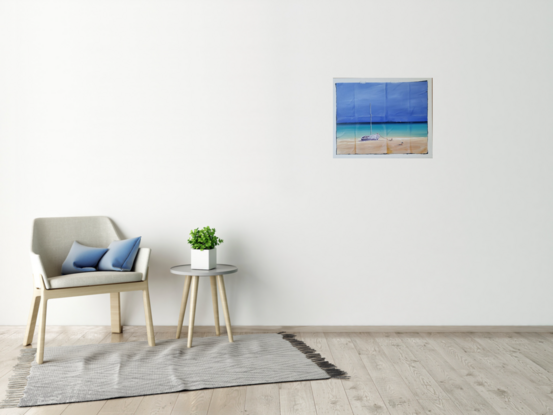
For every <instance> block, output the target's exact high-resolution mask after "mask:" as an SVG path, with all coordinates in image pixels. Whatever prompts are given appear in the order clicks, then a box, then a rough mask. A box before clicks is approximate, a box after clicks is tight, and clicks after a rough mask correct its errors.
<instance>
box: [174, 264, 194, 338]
mask: <svg viewBox="0 0 553 415" xmlns="http://www.w3.org/2000/svg"><path fill="white" fill-rule="evenodd" d="M191 280H192V277H191V276H190V275H187V276H186V279H185V280H184V290H183V292H182V301H181V303H180V313H179V323H178V324H177V339H180V333H181V331H182V323H183V322H184V312H185V311H186V303H187V301H188V293H189V292H190V281H191Z"/></svg>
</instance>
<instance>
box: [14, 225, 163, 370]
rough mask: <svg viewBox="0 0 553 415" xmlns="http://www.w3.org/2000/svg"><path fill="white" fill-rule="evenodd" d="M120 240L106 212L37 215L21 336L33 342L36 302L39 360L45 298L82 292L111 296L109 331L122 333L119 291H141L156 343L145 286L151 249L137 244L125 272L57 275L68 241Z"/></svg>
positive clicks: (91, 243) (101, 243) (148, 326)
mask: <svg viewBox="0 0 553 415" xmlns="http://www.w3.org/2000/svg"><path fill="white" fill-rule="evenodd" d="M121 239H124V238H123V237H122V236H121V234H120V233H119V231H118V230H117V228H116V227H115V225H114V224H113V222H112V221H111V219H109V218H108V217H105V216H84V217H72V218H39V219H35V221H34V225H33V237H32V248H31V265H32V270H33V277H34V287H33V297H32V304H31V313H30V316H29V322H28V323H27V330H26V333H25V340H24V341H23V345H24V346H27V345H29V344H31V343H32V341H33V334H34V331H35V325H36V320H37V316H38V311H39V306H40V327H39V337H38V349H37V354H36V361H37V363H38V364H41V363H42V361H43V358H44V335H45V331H46V309H47V304H48V300H51V299H54V298H65V297H77V296H81V295H94V294H110V296H111V331H112V332H113V333H121V330H122V328H121V303H120V301H121V300H120V293H121V292H124V291H142V293H143V299H144V312H145V314H146V330H147V332H148V344H149V345H150V346H155V338H154V326H153V322H152V311H151V308H150V294H149V290H148V263H149V260H150V249H148V248H140V249H139V251H138V254H137V256H136V260H135V262H134V266H133V269H132V270H131V271H130V272H117V271H114V272H111V271H108V272H105V271H97V272H83V273H79V274H69V275H61V266H62V264H63V261H64V260H65V258H66V257H67V254H68V253H69V250H70V249H71V245H72V244H73V241H78V242H79V243H81V244H83V245H87V246H92V247H98V248H100V247H104V248H107V246H108V245H109V244H110V243H111V242H112V241H114V240H121Z"/></svg>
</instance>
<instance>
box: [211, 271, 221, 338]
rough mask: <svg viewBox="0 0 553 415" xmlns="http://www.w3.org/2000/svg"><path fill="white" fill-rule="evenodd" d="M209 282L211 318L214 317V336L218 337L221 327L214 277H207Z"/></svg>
mask: <svg viewBox="0 0 553 415" xmlns="http://www.w3.org/2000/svg"><path fill="white" fill-rule="evenodd" d="M209 279H210V280H211V299H212V300H213V316H214V317H215V334H216V335H217V336H219V335H220V334H221V327H220V326H219V304H218V302H217V281H216V279H215V275H212V276H211V277H209Z"/></svg>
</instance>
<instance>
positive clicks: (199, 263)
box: [191, 248, 217, 269]
mask: <svg viewBox="0 0 553 415" xmlns="http://www.w3.org/2000/svg"><path fill="white" fill-rule="evenodd" d="M191 259H192V260H191V262H192V265H191V267H192V269H213V268H217V248H213V249H204V250H203V251H201V250H199V249H192V255H191Z"/></svg>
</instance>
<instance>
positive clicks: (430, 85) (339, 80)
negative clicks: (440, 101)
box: [332, 78, 433, 159]
mask: <svg viewBox="0 0 553 415" xmlns="http://www.w3.org/2000/svg"><path fill="white" fill-rule="evenodd" d="M418 81H427V82H428V114H427V128H428V141H427V146H428V152H427V153H424V154H414V153H407V154H338V145H337V141H338V140H337V134H336V132H337V114H336V109H337V107H336V84H337V83H370V82H392V83H393V82H418ZM432 81H433V78H333V80H332V94H333V95H332V102H333V107H332V117H333V120H334V121H333V134H332V150H333V153H332V156H333V158H349V159H352V158H360V159H362V158H433V116H432V112H433V103H432V97H433V82H432Z"/></svg>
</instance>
